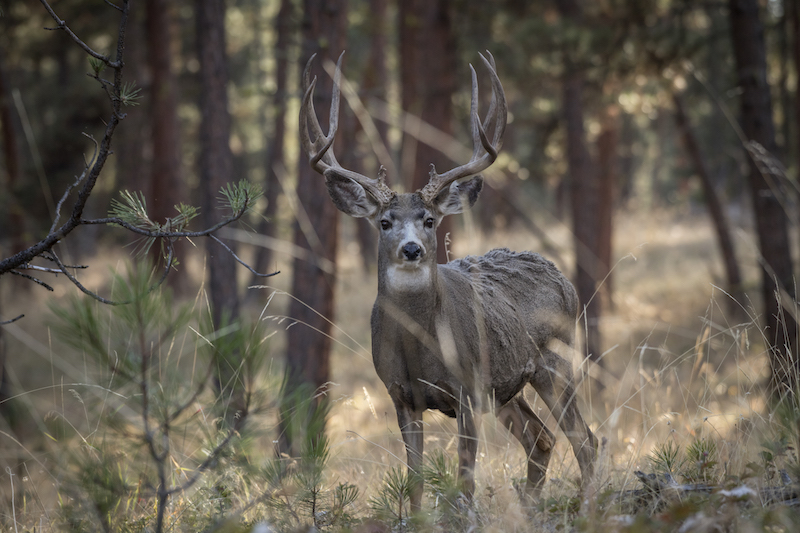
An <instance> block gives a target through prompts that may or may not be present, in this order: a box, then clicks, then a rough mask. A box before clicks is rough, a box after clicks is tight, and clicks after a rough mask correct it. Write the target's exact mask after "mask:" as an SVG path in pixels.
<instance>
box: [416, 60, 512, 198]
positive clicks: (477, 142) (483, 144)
mask: <svg viewBox="0 0 800 533" xmlns="http://www.w3.org/2000/svg"><path fill="white" fill-rule="evenodd" d="M487 54H488V56H489V58H490V59H486V57H484V55H483V54H480V56H481V59H482V60H483V63H484V65H485V66H486V68H487V69H488V70H489V77H490V79H491V82H492V101H491V103H490V104H489V110H488V112H487V113H486V119H485V120H484V121H483V123H481V120H480V117H479V116H478V79H477V74H476V73H475V69H474V68H473V67H472V65H470V66H469V67H470V71H471V74H472V102H471V104H470V115H471V125H472V144H473V151H472V158H471V159H470V161H469V162H468V163H467V164H465V165H461V166H459V167H456V168H454V169H452V170H449V171H447V172H445V173H444V174H437V173H436V169H435V168H434V167H433V165H431V177H430V181H429V182H428V184H427V185H425V187H424V188H423V189H422V190H421V191H420V194H421V195H422V198H423V200H425V201H426V202H429V201H432V200H433V199H434V198H436V197H437V196H438V195H439V193H440V192H442V190H444V189H445V188H446V187H448V186H449V185H450V184H451V183H453V182H454V181H456V180H458V179H460V178H465V177H467V176H471V175H473V174H477V173H478V172H480V171H481V170H484V169H486V168H487V167H489V165H491V164H492V163H494V161H495V159H497V153H498V152H499V151H500V147H501V146H502V141H503V133H504V132H505V129H506V123H507V121H508V107H507V105H506V99H505V93H504V91H503V86H502V84H501V83H500V78H499V77H498V76H497V71H496V69H495V65H494V57H493V56H492V55H491V53H489V52H488V51H487ZM489 126H494V134H493V136H492V141H491V142H489V139H488V137H487V136H486V130H487V129H488V127H489ZM481 154H483V155H481Z"/></svg>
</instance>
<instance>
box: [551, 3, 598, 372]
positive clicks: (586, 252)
mask: <svg viewBox="0 0 800 533" xmlns="http://www.w3.org/2000/svg"><path fill="white" fill-rule="evenodd" d="M558 8H559V11H560V12H561V15H562V16H563V17H565V18H566V19H567V20H568V21H570V22H571V23H572V24H574V25H576V26H579V25H580V23H581V18H582V6H581V4H580V2H579V1H578V0H559V1H558ZM565 63H566V64H565V66H564V69H565V70H564V74H563V79H562V99H563V100H562V103H561V105H562V112H563V116H564V125H565V128H566V142H567V165H568V171H569V180H570V181H569V183H570V185H569V194H570V200H571V207H572V231H573V234H574V239H575V260H576V261H575V263H576V264H575V289H576V290H577V292H578V300H580V305H581V308H582V310H583V311H584V313H585V315H584V316H583V317H582V320H581V323H582V324H584V326H585V330H586V356H587V357H588V358H589V359H591V360H592V361H595V362H599V361H600V356H601V355H602V351H601V350H602V348H601V337H600V329H599V322H600V317H601V315H602V308H601V301H600V299H599V298H596V297H595V291H596V290H597V285H598V278H599V277H600V271H601V269H600V267H599V263H600V257H599V255H598V253H597V250H598V240H599V239H598V231H597V228H598V220H599V206H598V193H599V187H598V176H597V172H596V169H595V168H594V166H593V165H592V161H591V155H590V154H589V150H588V147H587V145H586V131H585V127H584V123H583V119H584V112H583V100H582V99H583V87H584V75H583V71H582V69H581V68H580V67H579V66H578V65H576V64H575V61H574V59H573V58H571V57H570V56H569V53H567V54H566V56H565Z"/></svg>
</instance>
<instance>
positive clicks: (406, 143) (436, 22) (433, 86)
mask: <svg viewBox="0 0 800 533" xmlns="http://www.w3.org/2000/svg"><path fill="white" fill-rule="evenodd" d="M450 5H451V4H450V2H447V1H446V0H408V1H405V0H404V1H402V2H399V23H400V30H399V32H400V83H401V86H402V106H403V111H406V112H408V113H411V114H413V115H417V116H419V117H420V118H421V119H422V120H423V121H424V122H427V123H428V124H430V125H431V126H433V127H435V128H437V129H439V130H441V131H442V132H444V133H445V134H447V135H452V134H453V126H452V122H453V103H452V101H453V94H454V93H455V78H456V74H455V72H456V67H455V65H456V42H455V37H454V35H453V29H452V23H453V22H452V14H451V13H450V9H449V8H450ZM403 152H404V157H403V159H404V160H403V161H402V167H403V171H402V172H403V174H405V175H406V176H411V180H410V182H409V183H408V184H407V185H406V186H407V187H408V188H409V190H411V191H415V190H418V189H421V188H422V187H424V186H425V184H427V183H428V179H429V171H430V166H431V164H433V165H435V166H436V168H437V169H438V170H439V172H443V171H444V170H447V169H448V168H450V167H452V166H454V165H453V162H452V161H449V160H448V158H447V157H446V156H445V155H444V154H443V153H442V152H441V151H440V148H439V147H437V146H430V145H428V144H425V143H421V142H418V141H417V139H415V138H414V137H413V136H412V135H409V134H406V135H405V136H404V138H403ZM409 154H410V155H409ZM411 155H413V159H412V157H411ZM406 159H408V161H406ZM407 163H410V164H407ZM456 164H463V161H458V162H456ZM451 228H452V226H451V221H450V219H449V218H445V219H444V220H443V221H442V224H441V225H440V226H439V228H438V230H437V232H436V233H437V238H438V242H439V246H438V248H437V252H436V253H437V260H438V261H439V263H445V262H447V259H446V257H447V256H446V252H447V250H446V246H445V235H446V234H447V233H448V232H450V230H451Z"/></svg>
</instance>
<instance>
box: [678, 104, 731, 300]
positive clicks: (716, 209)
mask: <svg viewBox="0 0 800 533" xmlns="http://www.w3.org/2000/svg"><path fill="white" fill-rule="evenodd" d="M672 100H673V102H674V103H675V121H676V122H677V124H678V130H679V131H680V133H681V137H682V138H683V144H684V147H685V148H686V152H687V154H688V155H689V159H691V161H692V165H693V166H694V170H695V173H697V176H698V178H700V184H701V185H702V187H703V196H704V197H705V200H706V205H708V213H709V215H711V220H712V222H713V223H714V229H715V230H716V233H717V243H718V244H719V248H720V252H721V254H722V262H723V264H724V266H725V274H726V277H727V280H728V290H729V292H730V294H731V295H732V296H733V297H734V299H735V300H737V301H731V310H735V309H737V308H739V305H740V304H743V303H744V302H745V300H744V296H743V293H742V275H741V272H740V271H739V262H738V261H737V260H736V250H735V249H734V246H733V239H732V238H731V230H730V225H729V224H728V217H727V216H726V215H725V210H724V208H723V206H722V202H721V201H720V199H719V196H718V195H717V191H716V189H715V188H714V183H713V181H712V179H711V174H710V173H709V171H708V166H707V165H706V162H705V158H704V157H703V154H702V152H701V151H700V145H699V143H698V142H697V138H696V137H695V135H694V131H693V130H692V126H691V125H690V124H689V119H688V118H687V117H686V111H685V110H684V106H683V100H682V98H681V97H680V95H679V94H677V93H674V94H673V95H672ZM737 302H738V303H737Z"/></svg>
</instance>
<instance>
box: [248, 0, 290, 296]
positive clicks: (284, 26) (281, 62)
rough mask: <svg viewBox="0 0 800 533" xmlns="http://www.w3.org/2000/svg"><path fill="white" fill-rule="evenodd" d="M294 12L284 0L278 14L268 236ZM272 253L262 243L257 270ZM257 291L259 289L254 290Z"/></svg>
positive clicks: (280, 158)
mask: <svg viewBox="0 0 800 533" xmlns="http://www.w3.org/2000/svg"><path fill="white" fill-rule="evenodd" d="M293 12H294V7H293V3H292V2H291V0H281V7H280V9H279V10H278V14H277V16H276V18H275V27H276V29H277V38H276V40H275V94H274V95H273V96H272V99H271V100H272V107H273V109H274V110H275V116H274V117H273V121H272V135H271V137H270V139H269V140H268V141H267V142H268V147H267V153H266V161H265V162H264V163H265V166H266V187H265V189H266V190H265V199H266V201H267V206H266V208H265V210H264V219H263V221H262V222H261V223H260V224H259V227H258V232H259V233H260V234H262V235H266V236H267V237H275V236H276V234H277V233H276V225H275V216H276V215H277V212H278V196H279V194H280V190H281V189H280V187H281V186H280V181H279V180H278V175H277V172H278V171H279V169H281V168H283V167H284V166H285V164H284V162H285V153H284V152H285V150H284V138H285V137H286V101H287V93H286V83H287V80H288V75H287V72H288V68H289V47H290V45H291V37H292V33H293V32H294V30H295V28H294V25H293V24H292V15H293ZM271 261H272V253H271V250H270V249H269V248H266V247H260V248H259V249H258V252H257V253H256V259H255V261H254V268H255V270H256V272H262V273H264V272H268V271H271V270H272V265H270V262H271ZM252 282H253V284H255V285H258V284H261V283H262V282H263V279H262V278H260V277H253V279H252ZM253 294H257V293H253Z"/></svg>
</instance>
